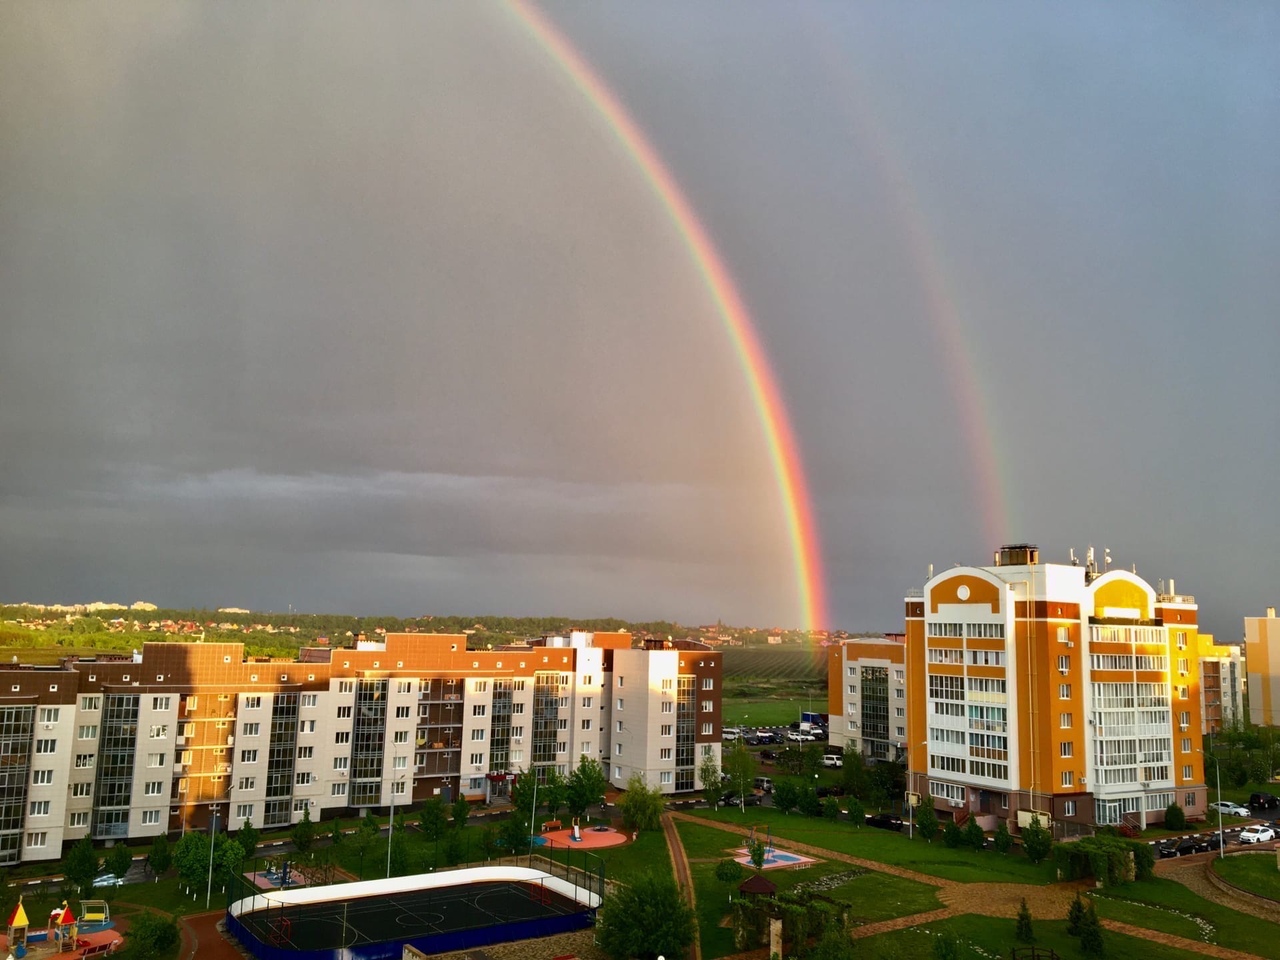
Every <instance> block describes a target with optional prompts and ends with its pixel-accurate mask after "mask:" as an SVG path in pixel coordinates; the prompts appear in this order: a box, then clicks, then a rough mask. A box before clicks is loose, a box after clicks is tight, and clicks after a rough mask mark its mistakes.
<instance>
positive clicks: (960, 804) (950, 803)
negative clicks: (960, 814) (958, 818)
mask: <svg viewBox="0 0 1280 960" xmlns="http://www.w3.org/2000/svg"><path fill="white" fill-rule="evenodd" d="M947 805H948V806H951V807H957V808H959V807H963V806H964V801H963V800H948V801H947Z"/></svg>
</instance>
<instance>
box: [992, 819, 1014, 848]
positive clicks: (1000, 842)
mask: <svg viewBox="0 0 1280 960" xmlns="http://www.w3.org/2000/svg"><path fill="white" fill-rule="evenodd" d="M993 842H994V843H995V848H996V852H997V853H1008V852H1009V848H1010V847H1012V846H1013V837H1012V836H1011V835H1010V833H1009V824H1008V823H1006V822H1005V821H1004V820H1003V819H1002V820H1001V821H1000V826H998V827H996V838H995V840H994V841H993Z"/></svg>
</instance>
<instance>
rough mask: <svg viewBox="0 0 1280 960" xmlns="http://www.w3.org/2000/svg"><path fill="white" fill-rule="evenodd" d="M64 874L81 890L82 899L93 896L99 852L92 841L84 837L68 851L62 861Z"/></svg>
mask: <svg viewBox="0 0 1280 960" xmlns="http://www.w3.org/2000/svg"><path fill="white" fill-rule="evenodd" d="M62 872H63V875H64V876H66V878H67V879H68V880H70V881H71V882H72V883H74V884H75V885H76V887H78V888H79V890H80V895H81V896H82V897H91V896H93V878H94V877H96V876H97V875H98V852H97V851H96V850H94V849H93V841H92V840H90V839H89V838H88V837H84V838H83V839H81V840H80V841H79V842H78V843H77V844H76V845H75V846H74V847H72V848H71V849H70V850H69V851H67V855H66V857H64V858H63V860H62Z"/></svg>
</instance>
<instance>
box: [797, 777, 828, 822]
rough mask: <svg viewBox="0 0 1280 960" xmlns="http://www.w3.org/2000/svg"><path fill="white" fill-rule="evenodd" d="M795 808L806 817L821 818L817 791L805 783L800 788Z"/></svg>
mask: <svg viewBox="0 0 1280 960" xmlns="http://www.w3.org/2000/svg"><path fill="white" fill-rule="evenodd" d="M796 808H797V809H798V810H799V811H800V812H801V813H802V814H804V815H805V816H806V817H820V816H822V801H821V800H819V799H818V791H816V790H814V789H813V786H812V785H810V784H808V783H806V784H804V785H803V786H802V787H801V788H800V796H799V797H798V798H797V799H796Z"/></svg>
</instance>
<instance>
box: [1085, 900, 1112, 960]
mask: <svg viewBox="0 0 1280 960" xmlns="http://www.w3.org/2000/svg"><path fill="white" fill-rule="evenodd" d="M1080 952H1081V953H1083V954H1084V955H1085V956H1086V957H1105V956H1106V955H1107V946H1106V944H1105V943H1104V942H1103V939H1102V924H1100V923H1099V922H1098V915H1097V914H1096V913H1095V912H1094V910H1093V901H1092V900H1091V901H1089V906H1087V907H1086V908H1085V911H1084V916H1083V917H1081V918H1080Z"/></svg>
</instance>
